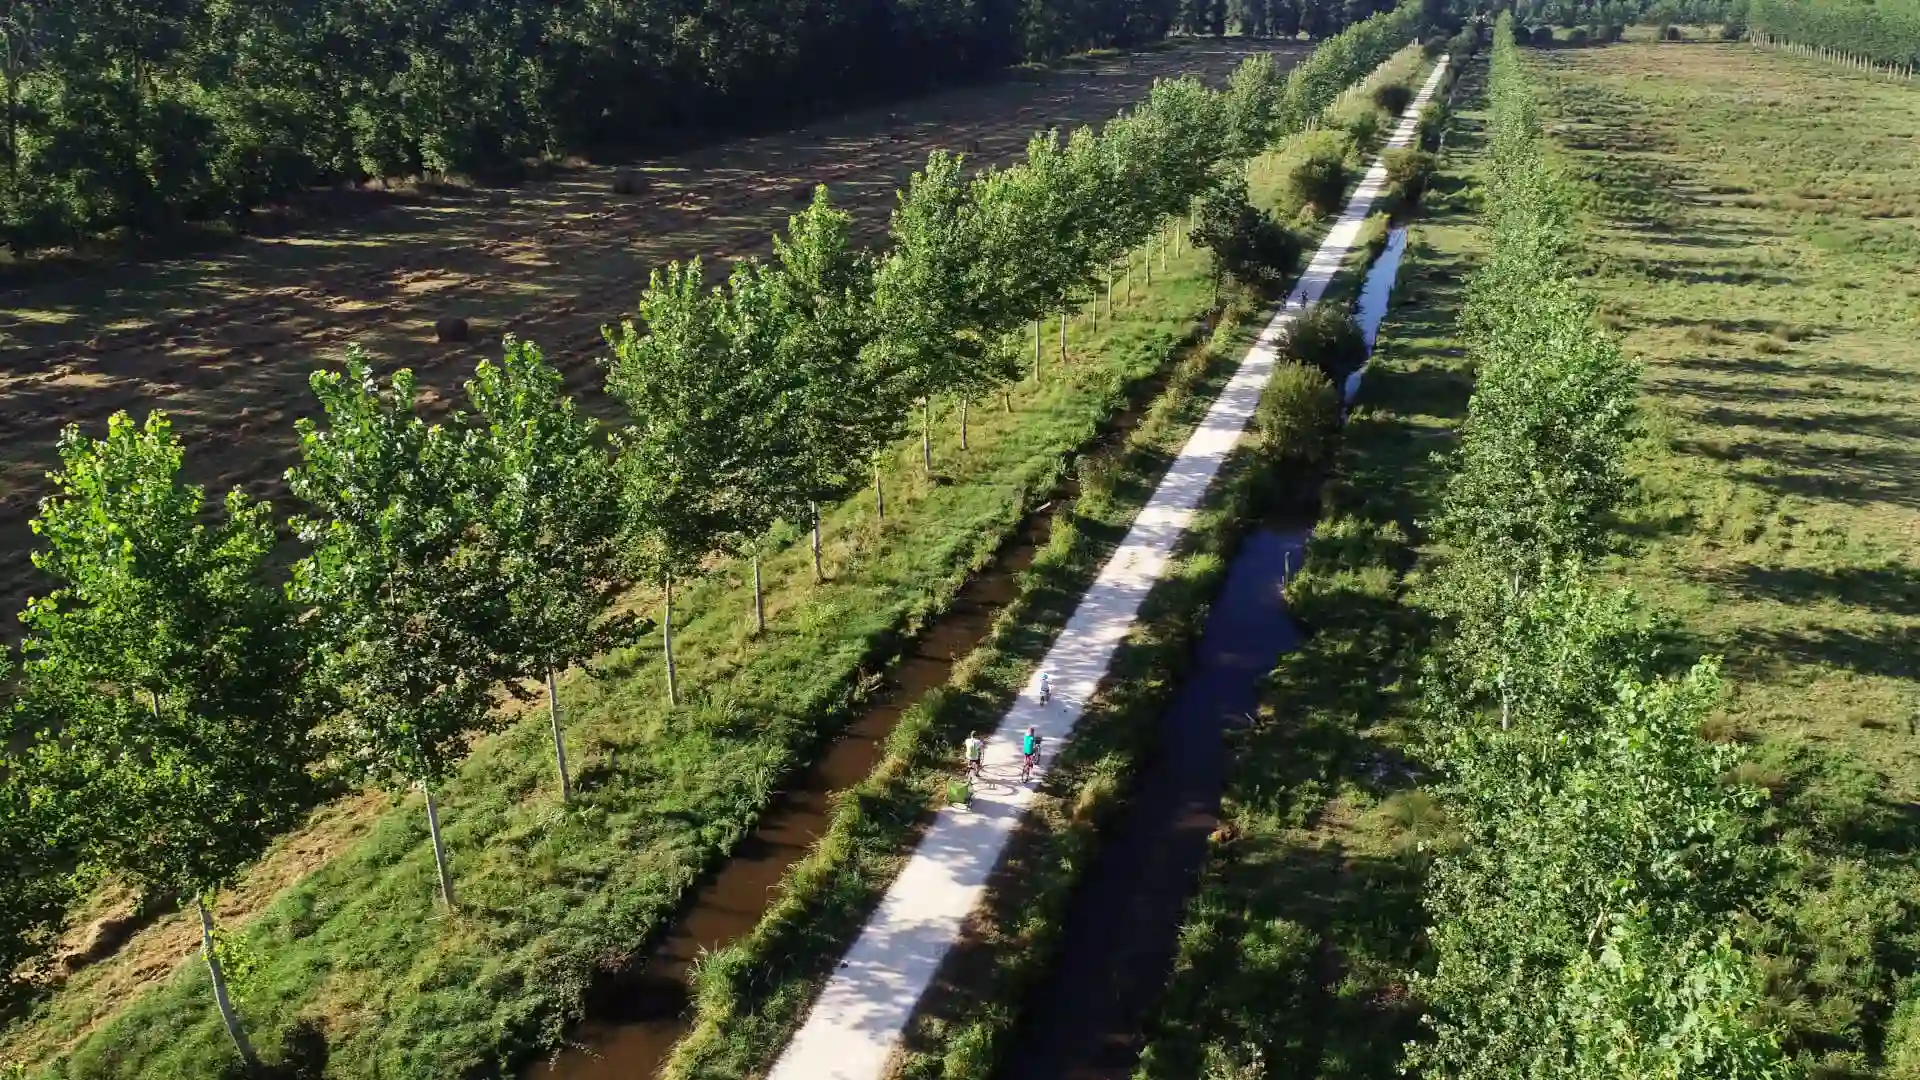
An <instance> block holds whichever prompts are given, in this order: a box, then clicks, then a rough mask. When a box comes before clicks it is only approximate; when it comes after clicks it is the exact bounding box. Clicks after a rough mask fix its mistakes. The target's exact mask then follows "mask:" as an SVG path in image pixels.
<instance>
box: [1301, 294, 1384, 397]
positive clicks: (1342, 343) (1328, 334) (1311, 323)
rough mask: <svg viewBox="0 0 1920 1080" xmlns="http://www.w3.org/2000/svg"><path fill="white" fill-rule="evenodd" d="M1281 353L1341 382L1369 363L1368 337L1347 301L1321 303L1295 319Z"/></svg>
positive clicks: (1335, 381) (1329, 378) (1330, 379)
mask: <svg viewBox="0 0 1920 1080" xmlns="http://www.w3.org/2000/svg"><path fill="white" fill-rule="evenodd" d="M1281 355H1282V356H1283V357H1285V358H1286V359H1288V360H1292V361H1293V362H1295V363H1298V364H1305V365H1307V366H1309V367H1312V368H1314V369H1315V370H1317V371H1319V372H1320V373H1321V374H1322V375H1325V376H1326V377H1327V379H1328V380H1329V381H1331V382H1334V383H1340V382H1344V381H1345V380H1346V377H1347V376H1348V375H1351V374H1352V373H1353V372H1355V371H1357V370H1359V368H1360V365H1361V364H1364V363H1366V362H1367V339H1366V338H1365V337H1364V336H1363V335H1362V334H1361V333H1360V326H1359V324H1357V323H1355V322H1354V321H1353V319H1352V318H1351V317H1350V316H1349V315H1348V314H1347V309H1346V306H1345V305H1344V304H1336V303H1319V304H1315V305H1314V306H1313V307H1312V308H1311V309H1309V310H1307V311H1305V312H1302V313H1301V314H1300V317H1299V318H1297V319H1295V320H1293V325H1292V326H1291V327H1289V328H1288V330H1287V340H1286V342H1285V344H1284V345H1282V347H1281Z"/></svg>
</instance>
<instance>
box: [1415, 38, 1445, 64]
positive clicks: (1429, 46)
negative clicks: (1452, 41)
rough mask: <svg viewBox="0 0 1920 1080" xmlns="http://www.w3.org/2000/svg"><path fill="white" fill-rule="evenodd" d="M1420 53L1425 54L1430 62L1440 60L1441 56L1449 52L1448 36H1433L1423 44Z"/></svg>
mask: <svg viewBox="0 0 1920 1080" xmlns="http://www.w3.org/2000/svg"><path fill="white" fill-rule="evenodd" d="M1420 51H1421V52H1423V53H1425V54H1426V55H1427V59H1429V60H1438V59H1440V54H1441V53H1444V52H1446V51H1447V36H1446V35H1445V34H1435V35H1433V36H1432V37H1430V38H1428V39H1427V40H1426V41H1425V42H1424V43H1422V44H1421V46H1420Z"/></svg>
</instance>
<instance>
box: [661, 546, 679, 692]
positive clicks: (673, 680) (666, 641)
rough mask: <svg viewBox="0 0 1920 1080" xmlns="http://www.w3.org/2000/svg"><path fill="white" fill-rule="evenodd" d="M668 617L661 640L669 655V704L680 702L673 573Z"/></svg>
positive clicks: (663, 620) (669, 588) (670, 577)
mask: <svg viewBox="0 0 1920 1080" xmlns="http://www.w3.org/2000/svg"><path fill="white" fill-rule="evenodd" d="M666 584H667V606H666V617H665V618H664V619H662V620H661V623H660V640H661V642H662V643H663V645H664V647H665V650H666V655H667V704H669V705H678V704H680V680H679V678H678V673H677V672H675V671H674V670H673V575H672V574H668V575H667V579H666Z"/></svg>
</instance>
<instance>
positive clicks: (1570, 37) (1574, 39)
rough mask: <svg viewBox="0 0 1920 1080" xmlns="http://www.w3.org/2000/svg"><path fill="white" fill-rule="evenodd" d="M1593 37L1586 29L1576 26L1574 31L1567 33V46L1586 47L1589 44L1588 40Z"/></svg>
mask: <svg viewBox="0 0 1920 1080" xmlns="http://www.w3.org/2000/svg"><path fill="white" fill-rule="evenodd" d="M1591 37H1592V35H1591V34H1590V33H1588V32H1587V28H1586V27H1584V26H1576V27H1574V28H1573V29H1571V30H1569V31H1567V44H1569V45H1585V44H1586V43H1587V42H1588V40H1589V39H1591Z"/></svg>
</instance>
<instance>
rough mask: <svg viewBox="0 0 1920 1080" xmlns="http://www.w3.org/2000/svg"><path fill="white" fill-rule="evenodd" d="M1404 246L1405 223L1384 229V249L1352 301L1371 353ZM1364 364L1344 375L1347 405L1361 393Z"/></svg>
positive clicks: (1391, 293) (1378, 333) (1342, 397)
mask: <svg viewBox="0 0 1920 1080" xmlns="http://www.w3.org/2000/svg"><path fill="white" fill-rule="evenodd" d="M1406 250H1407V227H1406V226H1405V225H1400V226H1396V227H1395V228H1394V229H1393V230H1392V231H1391V232H1389V233H1387V246H1386V249H1385V250H1383V251H1381V252H1380V257H1379V258H1377V259H1375V260H1374V261H1373V265H1372V266H1370V267H1368V268H1367V279H1366V281H1364V282H1362V283H1361V286H1360V299H1359V301H1358V302H1357V303H1356V304H1355V305H1354V312H1353V319H1354V321H1355V322H1357V323H1359V324H1360V335H1361V337H1363V338H1365V339H1366V342H1367V355H1368V356H1372V355H1373V343H1374V341H1375V340H1376V339H1378V338H1379V336H1380V322H1381V320H1382V319H1385V318H1386V317H1387V301H1388V299H1389V298H1391V297H1392V296H1393V283H1394V279H1395V277H1397V276H1398V275H1399V272H1400V256H1402V255H1404V254H1405V253H1406ZM1366 370H1367V368H1366V365H1365V364H1362V365H1361V366H1360V367H1358V368H1356V369H1355V370H1354V372H1353V374H1351V375H1348V376H1347V384H1346V386H1345V387H1344V388H1343V390H1342V393H1341V399H1342V400H1343V401H1345V402H1346V403H1347V404H1348V405H1352V404H1353V399H1354V398H1355V397H1356V396H1358V395H1359V393H1360V376H1361V375H1362V374H1364V373H1365V372H1366Z"/></svg>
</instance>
